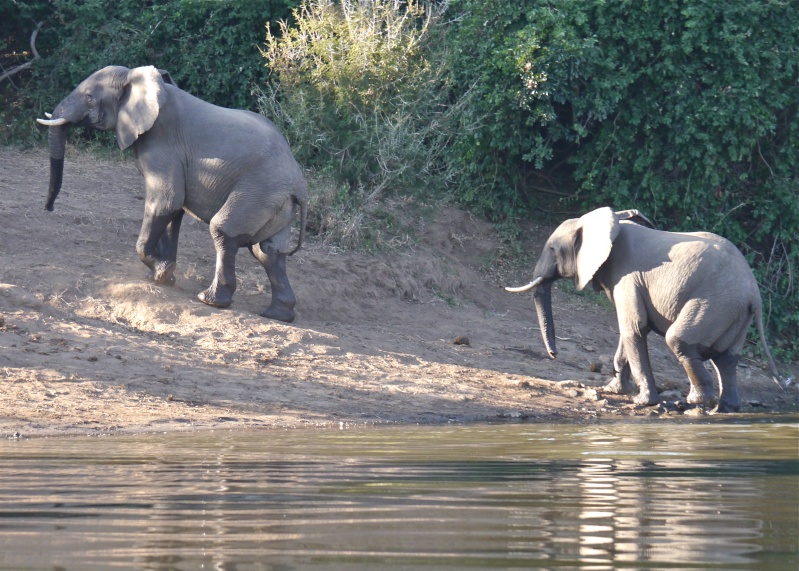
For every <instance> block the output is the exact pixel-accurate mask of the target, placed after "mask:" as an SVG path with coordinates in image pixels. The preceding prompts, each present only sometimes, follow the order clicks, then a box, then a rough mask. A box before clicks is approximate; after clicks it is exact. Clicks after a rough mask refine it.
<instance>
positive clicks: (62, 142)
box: [45, 125, 69, 212]
mask: <svg viewBox="0 0 799 571" xmlns="http://www.w3.org/2000/svg"><path fill="white" fill-rule="evenodd" d="M68 130H69V125H53V126H51V127H50V132H49V133H48V139H49V144H50V187H49V188H48V189H47V204H45V208H46V209H47V210H49V211H50V212H52V211H53V205H54V204H55V199H56V197H57V196H58V193H59V192H60V191H61V182H62V180H63V175H64V148H65V147H66V143H67V131H68Z"/></svg>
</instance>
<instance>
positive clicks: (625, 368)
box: [604, 339, 636, 395]
mask: <svg viewBox="0 0 799 571" xmlns="http://www.w3.org/2000/svg"><path fill="white" fill-rule="evenodd" d="M604 389H605V390H606V391H608V392H612V393H616V394H618V395H634V394H635V393H636V386H635V383H634V382H633V380H632V375H631V374H630V364H629V363H628V362H627V357H625V355H624V343H622V340H621V339H619V346H618V347H617V348H616V355H615V357H614V358H613V378H612V379H611V380H610V381H609V382H608V383H607V384H606V385H605V387H604Z"/></svg>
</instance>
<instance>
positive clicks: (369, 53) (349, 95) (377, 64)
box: [260, 0, 454, 200]
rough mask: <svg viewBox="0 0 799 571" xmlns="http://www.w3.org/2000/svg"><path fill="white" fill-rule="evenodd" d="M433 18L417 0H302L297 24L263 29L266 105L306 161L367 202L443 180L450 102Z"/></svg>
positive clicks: (451, 107)
mask: <svg viewBox="0 0 799 571" xmlns="http://www.w3.org/2000/svg"><path fill="white" fill-rule="evenodd" d="M437 17H438V16H437V14H436V13H435V12H434V11H432V8H431V7H430V6H429V5H427V6H423V5H422V4H421V3H420V2H419V1H418V0H408V1H407V2H399V1H397V0H374V1H372V2H358V1H357V0H342V1H341V2H340V3H334V2H332V1H331V0H306V1H304V2H303V3H302V4H301V6H300V7H299V8H298V9H296V10H295V11H294V20H295V25H293V26H290V25H289V24H288V23H286V22H281V23H280V30H279V31H280V33H279V35H278V36H275V35H274V34H272V32H271V30H270V31H269V32H268V33H267V38H266V45H265V47H264V49H263V55H264V57H265V58H266V61H267V67H269V69H271V71H272V73H273V74H274V77H273V82H272V84H271V85H270V86H268V87H267V88H266V89H265V90H264V91H263V93H262V97H261V98H260V102H261V106H262V109H263V110H264V113H265V114H266V115H268V116H271V117H273V118H274V119H275V120H276V121H277V122H278V123H279V124H280V125H281V126H282V127H283V129H284V130H285V131H286V133H287V134H288V137H289V139H290V141H291V143H292V148H293V149H294V151H295V153H296V154H297V156H298V158H299V159H300V160H301V161H302V162H304V163H305V164H306V165H308V166H313V167H317V168H319V169H330V170H332V171H333V172H335V173H336V174H337V176H338V177H340V178H341V179H342V180H344V181H346V182H347V183H349V184H350V186H351V188H352V189H353V190H355V189H356V188H359V187H364V188H365V189H367V191H366V198H367V199H370V200H374V199H376V198H377V197H379V196H380V195H381V193H382V192H383V191H384V190H385V189H386V188H388V187H394V188H397V187H405V188H406V189H407V188H411V187H413V186H418V185H424V186H425V187H427V188H435V187H441V186H442V180H443V179H445V178H446V171H445V168H444V167H443V163H442V160H441V156H442V153H443V152H444V151H445V148H446V143H447V141H448V138H449V137H450V136H451V133H450V129H451V127H450V122H451V118H452V115H453V113H452V110H453V108H454V107H453V106H452V105H451V104H450V102H449V101H448V95H449V94H448V92H447V89H446V88H445V84H446V75H445V71H446V70H445V68H444V66H443V65H442V62H441V61H439V60H438V59H436V58H437V57H438V52H435V51H433V50H431V43H432V41H433V37H434V36H433V32H434V30H435V23H436V21H437Z"/></svg>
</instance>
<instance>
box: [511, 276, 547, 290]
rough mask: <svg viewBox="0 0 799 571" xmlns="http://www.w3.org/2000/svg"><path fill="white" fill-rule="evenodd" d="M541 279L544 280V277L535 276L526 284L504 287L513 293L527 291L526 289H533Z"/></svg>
mask: <svg viewBox="0 0 799 571" xmlns="http://www.w3.org/2000/svg"><path fill="white" fill-rule="evenodd" d="M542 281H544V278H541V277H538V278H535V279H534V280H533V281H531V282H530V283H529V284H527V285H523V286H518V287H506V288H505V289H506V290H507V291H510V292H513V293H519V292H522V291H527V290H528V289H533V288H534V287H535V286H537V285H538V284H540V283H541V282H542Z"/></svg>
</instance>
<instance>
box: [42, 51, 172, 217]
mask: <svg viewBox="0 0 799 571" xmlns="http://www.w3.org/2000/svg"><path fill="white" fill-rule="evenodd" d="M165 82H166V83H172V80H171V78H170V77H169V74H167V73H166V72H162V71H159V70H157V69H156V68H154V67H152V66H147V67H137V68H134V69H128V68H126V67H120V66H108V67H105V68H103V69H101V70H100V71H97V72H95V73H93V74H92V75H90V76H89V77H88V78H86V79H85V80H84V81H83V82H81V83H80V85H78V86H77V87H76V88H75V90H74V91H72V93H70V94H69V95H67V96H66V97H65V98H64V100H63V101H61V103H59V104H58V105H56V108H55V110H54V111H53V113H52V115H50V114H48V118H47V119H37V120H38V121H39V123H41V124H42V125H47V126H48V127H50V132H49V144H50V187H49V189H48V193H47V204H46V206H45V207H46V208H47V210H53V204H54V203H55V199H56V197H57V196H58V193H59V191H60V190H61V179H62V175H63V173H64V147H65V145H66V138H67V131H68V129H69V127H70V125H77V126H81V127H93V128H95V129H100V130H102V131H111V130H114V131H115V132H116V139H117V144H118V145H119V148H120V149H122V150H124V149H127V148H128V147H129V146H131V145H132V144H133V143H134V142H135V141H136V139H137V138H138V137H139V136H140V135H141V134H143V133H146V132H147V131H148V130H149V129H150V128H151V127H152V126H153V124H154V123H155V120H156V119H157V118H158V113H159V111H160V109H161V106H162V105H163V104H164V103H165V101H166V89H165V87H164V83H165Z"/></svg>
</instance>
